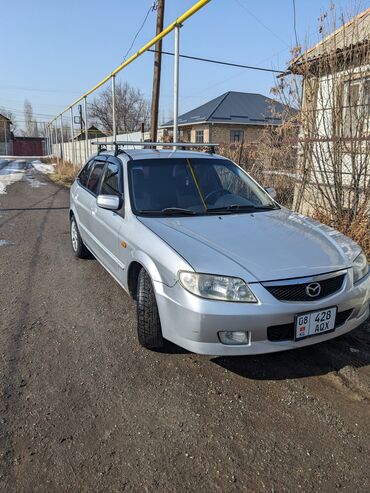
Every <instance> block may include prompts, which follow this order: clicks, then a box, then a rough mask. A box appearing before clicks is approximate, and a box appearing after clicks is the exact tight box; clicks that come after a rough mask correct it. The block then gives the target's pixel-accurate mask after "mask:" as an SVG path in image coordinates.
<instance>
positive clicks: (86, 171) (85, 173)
mask: <svg viewBox="0 0 370 493" xmlns="http://www.w3.org/2000/svg"><path fill="white" fill-rule="evenodd" d="M93 163H94V160H93V159H92V160H91V161H89V162H88V163H87V164H86V165H85V166H84V167H83V168H82V171H81V172H80V174H79V176H78V179H79V180H80V183H81V185H83V186H84V187H86V185H87V180H88V179H89V176H90V171H91V167H92V165H93Z"/></svg>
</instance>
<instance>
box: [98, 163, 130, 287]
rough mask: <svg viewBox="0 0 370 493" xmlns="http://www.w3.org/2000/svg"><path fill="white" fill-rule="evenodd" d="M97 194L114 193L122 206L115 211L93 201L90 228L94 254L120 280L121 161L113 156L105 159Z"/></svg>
mask: <svg viewBox="0 0 370 493" xmlns="http://www.w3.org/2000/svg"><path fill="white" fill-rule="evenodd" d="M99 195H116V196H117V197H119V198H120V199H121V204H122V207H121V209H120V210H117V211H110V210H107V209H102V208H101V207H98V206H97V204H96V202H95V205H94V208H93V211H92V224H93V226H92V229H93V231H94V236H95V238H94V241H95V246H96V255H97V256H98V258H99V260H100V261H101V262H102V263H103V264H104V266H105V267H106V268H107V269H108V270H109V271H110V272H111V274H112V275H113V276H114V277H115V278H116V279H117V280H118V281H119V282H122V273H123V269H124V267H125V266H124V264H123V263H122V261H121V260H120V258H122V256H121V255H120V250H121V249H122V247H121V245H120V239H119V231H120V228H121V227H122V224H123V222H124V207H123V203H124V200H123V170H122V163H121V161H120V160H119V159H117V158H115V157H113V156H112V157H109V158H108V160H107V163H106V166H105V170H104V175H103V177H102V180H101V184H100V189H99Z"/></svg>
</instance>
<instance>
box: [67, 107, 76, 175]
mask: <svg viewBox="0 0 370 493" xmlns="http://www.w3.org/2000/svg"><path fill="white" fill-rule="evenodd" d="M69 113H70V120H71V121H70V124H71V151H72V163H73V167H75V166H76V149H75V136H74V130H73V107H72V108H71V109H70V111H69Z"/></svg>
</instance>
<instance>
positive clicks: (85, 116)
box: [84, 96, 89, 161]
mask: <svg viewBox="0 0 370 493" xmlns="http://www.w3.org/2000/svg"><path fill="white" fill-rule="evenodd" d="M84 119H85V161H87V157H88V152H89V149H88V145H89V128H88V126H87V100H86V96H85V97H84Z"/></svg>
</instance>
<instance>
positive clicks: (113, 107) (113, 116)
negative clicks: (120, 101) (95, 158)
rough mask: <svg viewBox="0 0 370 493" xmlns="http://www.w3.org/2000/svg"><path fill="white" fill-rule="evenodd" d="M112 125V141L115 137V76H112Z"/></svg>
mask: <svg viewBox="0 0 370 493" xmlns="http://www.w3.org/2000/svg"><path fill="white" fill-rule="evenodd" d="M112 127H113V142H115V141H116V137H117V124H116V76H115V75H113V76H112Z"/></svg>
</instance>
